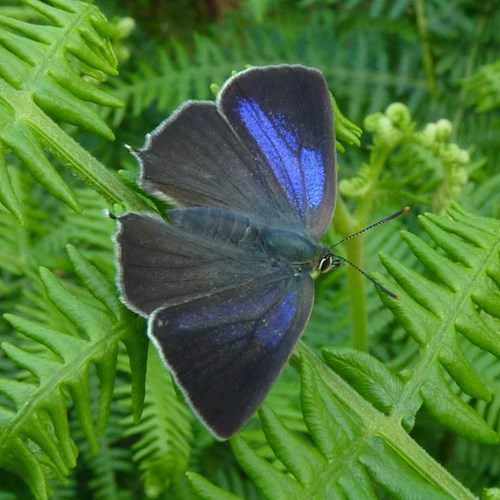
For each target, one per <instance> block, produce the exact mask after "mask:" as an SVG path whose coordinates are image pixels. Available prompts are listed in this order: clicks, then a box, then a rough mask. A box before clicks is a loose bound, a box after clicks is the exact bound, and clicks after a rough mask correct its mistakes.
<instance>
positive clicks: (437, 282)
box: [382, 206, 500, 443]
mask: <svg viewBox="0 0 500 500" xmlns="http://www.w3.org/2000/svg"><path fill="white" fill-rule="evenodd" d="M449 214H450V216H451V218H452V220H448V219H444V218H439V217H436V216H433V215H431V214H429V215H427V216H426V217H425V218H423V217H422V218H421V222H422V225H423V227H424V229H425V230H426V232H427V233H428V234H429V236H430V237H431V238H432V240H433V241H434V242H435V244H436V245H439V248H440V249H442V250H444V251H445V252H446V253H447V255H443V254H442V253H440V252H438V251H437V250H435V249H433V248H432V247H431V246H430V245H428V244H425V243H423V242H422V241H421V240H419V239H418V238H416V237H415V236H413V235H411V234H410V233H403V237H404V239H405V241H406V242H407V244H408V245H409V246H410V248H411V249H412V251H413V253H414V254H415V255H416V256H417V258H418V259H419V261H420V262H421V263H422V264H423V265H424V266H425V268H426V269H427V270H428V271H429V275H430V276H432V279H430V278H425V277H424V276H422V275H420V274H417V273H415V272H414V271H412V270H410V269H405V268H404V267H402V266H401V265H399V264H397V263H396V262H395V261H394V260H393V259H391V258H389V257H387V256H382V261H383V263H384V265H385V266H386V268H387V269H388V271H389V272H390V273H391V275H392V276H393V277H394V278H395V279H396V281H397V283H398V285H399V286H400V287H401V294H402V296H404V297H405V299H404V304H403V303H401V304H399V303H398V304H394V303H389V302H388V301H386V300H385V299H383V300H384V301H385V302H386V305H387V306H388V307H389V308H391V309H392V310H393V312H394V313H395V314H396V315H397V317H398V318H399V320H400V321H401V323H402V325H403V326H404V328H405V329H406V331H407V332H408V333H409V334H410V335H411V336H412V337H413V338H414V340H415V341H416V342H417V343H418V344H419V345H420V349H421V356H420V359H419V361H418V363H417V364H416V365H415V366H414V367H412V368H411V370H410V372H409V375H410V378H409V382H408V384H409V386H410V387H411V388H412V389H411V391H410V390H408V392H406V391H405V392H406V394H407V397H406V398H404V399H403V400H402V401H401V402H400V403H399V404H398V406H397V407H396V408H395V409H394V413H395V415H398V416H399V418H401V419H404V418H406V417H407V412H408V409H411V408H414V407H415V406H419V404H420V401H422V402H423V404H424V405H425V406H426V408H427V409H428V410H429V412H430V413H431V414H433V415H434V416H435V417H436V418H437V419H438V420H439V421H440V422H441V423H443V424H444V425H447V426H449V427H450V428H452V429H453V430H455V431H456V432H457V433H459V434H461V435H463V436H467V437H469V438H470V439H475V440H480V441H483V442H489V443H495V442H498V435H497V434H496V433H495V432H493V431H492V430H491V428H490V427H489V426H488V425H487V424H486V423H485V421H484V420H483V419H482V418H481V417H480V416H479V415H478V414H477V412H475V411H474V410H473V409H472V408H471V407H470V406H468V405H466V404H465V403H464V402H463V399H462V398H460V397H459V396H458V395H457V394H456V391H455V390H454V389H453V386H450V384H449V383H448V382H447V377H448V376H449V377H451V378H452V379H453V381H454V382H455V383H456V384H457V386H458V387H459V388H460V389H461V390H462V391H463V392H464V393H466V394H468V395H469V396H471V397H473V398H479V399H483V400H486V401H488V400H490V398H491V397H492V396H491V393H490V391H489V390H488V388H487V387H486V385H485V383H484V381H483V380H482V379H481V377H480V376H479V375H478V373H477V372H476V370H475V369H474V367H473V366H472V365H471V363H470V362H469V361H468V360H467V358H466V357H465V356H464V354H463V351H462V349H461V348H460V344H459V342H458V337H459V336H461V335H463V336H465V337H466V338H467V339H468V340H469V341H470V342H472V343H473V344H476V345H477V346H478V347H480V348H481V349H484V350H486V351H488V352H491V353H492V354H494V355H495V356H497V357H498V356H500V338H498V335H497V334H496V333H495V330H494V328H493V327H492V326H491V325H490V324H489V320H488V317H489V316H491V317H492V318H495V319H496V320H498V319H499V316H500V310H499V309H498V287H499V280H498V276H499V274H498V273H499V268H498V264H499V258H498V254H499V251H500V244H499V243H500V241H499V237H500V226H499V224H498V222H497V221H494V220H493V219H487V218H481V217H474V216H472V215H471V214H467V213H466V212H464V211H463V210H461V209H459V208H458V207H457V206H454V207H453V209H450V211H449ZM402 302H403V301H402ZM494 304H496V306H495V305H494Z"/></svg>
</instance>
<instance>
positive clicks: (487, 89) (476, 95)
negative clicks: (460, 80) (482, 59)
mask: <svg viewBox="0 0 500 500" xmlns="http://www.w3.org/2000/svg"><path fill="white" fill-rule="evenodd" d="M464 87H465V89H466V90H467V93H468V97H469V100H470V102H471V103H473V104H474V105H475V106H476V108H477V109H478V111H489V110H491V109H494V108H497V107H498V106H500V61H495V62H493V63H491V64H485V65H483V66H481V67H480V68H479V69H478V70H477V71H476V73H475V74H474V75H473V76H472V77H470V78H469V79H468V80H466V81H465V82H464Z"/></svg>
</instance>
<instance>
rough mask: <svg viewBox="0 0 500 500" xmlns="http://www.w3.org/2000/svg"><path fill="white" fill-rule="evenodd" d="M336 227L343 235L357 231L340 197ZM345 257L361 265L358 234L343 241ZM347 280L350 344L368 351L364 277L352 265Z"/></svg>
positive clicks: (348, 269)
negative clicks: (350, 330)
mask: <svg viewBox="0 0 500 500" xmlns="http://www.w3.org/2000/svg"><path fill="white" fill-rule="evenodd" d="M335 222H336V224H337V229H338V230H339V232H340V234H341V235H342V236H343V237H346V236H349V235H350V234H353V233H354V232H356V231H357V229H358V228H357V227H356V223H355V219H354V218H353V217H352V215H351V214H350V213H349V210H348V208H347V207H346V205H345V203H344V202H343V200H342V199H339V200H338V201H337V208H336V210H335ZM345 248H346V251H347V258H348V259H349V260H350V261H351V262H353V263H354V264H356V265H357V266H360V267H363V252H364V239H363V235H360V236H358V237H356V238H354V239H352V240H349V241H347V242H346V243H345ZM347 282H348V287H349V298H350V315H351V329H352V345H353V347H354V348H355V349H359V350H360V351H368V315H367V308H366V293H365V285H366V283H365V278H364V277H363V275H361V274H360V273H359V272H358V271H357V270H356V269H354V267H352V266H348V268H347Z"/></svg>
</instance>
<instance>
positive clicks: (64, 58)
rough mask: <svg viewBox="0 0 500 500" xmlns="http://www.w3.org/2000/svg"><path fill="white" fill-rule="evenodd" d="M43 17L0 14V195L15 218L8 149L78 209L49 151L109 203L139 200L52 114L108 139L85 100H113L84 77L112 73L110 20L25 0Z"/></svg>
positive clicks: (89, 9)
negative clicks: (28, 18) (40, 20)
mask: <svg viewBox="0 0 500 500" xmlns="http://www.w3.org/2000/svg"><path fill="white" fill-rule="evenodd" d="M25 3H26V4H27V5H29V6H30V7H32V8H33V9H35V10H37V11H38V12H39V13H40V14H41V15H42V16H43V17H44V18H45V20H46V21H47V22H46V24H34V23H29V22H26V21H21V20H18V19H14V18H10V17H7V16H0V42H1V45H0V77H1V78H0V95H1V96H2V98H1V100H0V109H1V111H2V112H1V113H0V129H1V132H0V143H1V150H2V153H3V154H2V155H1V158H0V174H1V176H2V179H3V182H2V183H0V201H1V202H2V203H3V204H4V206H5V207H7V208H8V209H9V210H10V211H11V212H12V214H13V215H14V216H15V217H16V218H17V219H18V220H19V221H20V222H23V221H24V218H23V216H22V209H21V204H20V201H19V199H18V198H17V196H16V192H15V191H14V189H13V187H12V182H11V180H10V177H9V171H8V169H7V168H6V165H7V163H6V160H5V154H6V153H7V152H8V151H11V152H12V153H13V154H14V155H15V156H16V157H17V158H18V159H19V160H20V161H21V162H22V163H23V164H24V165H25V166H26V167H27V168H28V169H29V171H30V172H31V174H32V175H33V176H34V177H35V178H36V179H37V180H38V182H39V183H40V184H41V185H42V186H43V187H44V188H45V189H47V190H48V191H49V192H50V193H51V194H52V195H54V196H55V197H57V198H59V199H60V200H62V201H63V202H64V203H66V204H67V205H68V206H70V207H71V208H73V209H74V210H75V211H77V212H79V211H80V210H81V209H80V206H79V203H78V202H77V200H76V198H75V196H74V194H73V192H72V191H71V189H70V188H69V187H68V185H67V184H66V183H65V182H64V180H63V178H62V177H61V176H60V175H59V173H58V172H57V171H56V170H55V169H54V167H53V166H52V164H51V161H50V160H49V157H48V156H47V154H46V152H45V151H46V150H47V151H50V152H51V153H52V154H53V155H54V156H55V157H56V158H57V159H58V160H59V162H61V163H62V164H64V165H68V166H69V167H70V169H71V171H72V172H73V173H74V174H76V175H78V176H80V177H82V178H83V179H84V181H85V182H87V183H88V184H89V185H90V186H92V187H93V188H94V189H95V190H96V191H98V192H100V193H101V194H102V195H103V196H105V197H107V198H108V199H109V200H110V201H112V202H119V201H123V200H129V201H130V202H132V204H134V203H135V204H137V205H138V206H142V203H141V202H140V201H139V200H138V199H137V197H136V196H135V195H134V194H133V193H132V192H131V191H130V190H124V189H123V187H124V186H123V185H122V184H121V183H120V182H118V180H117V179H116V178H115V177H114V176H113V175H112V174H111V173H110V172H109V171H107V170H106V169H105V168H104V167H103V166H102V165H101V164H100V163H99V162H98V161H97V160H96V159H95V158H93V157H92V156H91V155H90V154H89V153H88V152H87V151H85V150H84V149H83V148H81V147H80V146H79V145H78V144H77V143H76V142H75V141H74V140H73V139H72V138H71V137H70V136H69V135H68V134H67V133H66V132H64V130H63V129H62V128H61V127H60V126H58V125H57V124H56V123H55V122H54V119H61V120H63V121H65V122H67V123H72V124H74V125H77V126H79V127H83V128H84V129H86V130H90V131H92V132H94V133H97V134H100V135H102V136H104V137H105V138H107V139H113V137H114V136H113V133H112V131H111V130H110V129H109V127H108V126H107V125H106V124H105V123H104V122H103V120H102V119H101V118H100V117H99V115H98V114H97V113H96V111H95V110H94V109H93V107H92V106H91V105H90V103H95V104H98V105H104V106H114V107H116V106H119V105H120V102H119V101H118V100H117V99H116V98H115V97H113V96H111V95H109V94H108V93H106V92H104V91H102V90H101V89H100V88H99V87H98V86H97V85H95V84H93V83H91V82H89V81H88V79H89V78H90V79H92V80H94V81H101V80H103V78H104V76H105V75H106V74H108V75H112V74H116V59H115V56H114V53H113V51H112V49H111V46H110V44H109V41H108V40H107V39H106V38H105V37H106V36H107V35H108V34H109V30H110V26H109V25H108V24H107V22H106V20H105V18H104V16H103V15H102V14H101V12H100V11H99V9H97V7H95V6H93V5H91V4H88V3H84V2H74V1H71V0H59V1H55V0H54V1H53V2H52V4H51V5H49V4H46V3H42V2H41V1H39V0H25Z"/></svg>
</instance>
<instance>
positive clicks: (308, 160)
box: [137, 66, 335, 236]
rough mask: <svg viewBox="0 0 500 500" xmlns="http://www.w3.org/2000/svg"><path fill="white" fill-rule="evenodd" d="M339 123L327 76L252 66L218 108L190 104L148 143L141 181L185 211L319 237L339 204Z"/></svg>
mask: <svg viewBox="0 0 500 500" xmlns="http://www.w3.org/2000/svg"><path fill="white" fill-rule="evenodd" d="M332 122H333V113H332V108H331V104H330V98H329V93H328V88H327V86H326V82H325V80H324V78H323V76H322V75H321V73H320V72H319V71H317V70H314V69H310V68H305V67H303V66H269V67H266V68H251V69H249V70H246V71H243V72H242V73H239V74H238V75H236V76H234V77H233V78H231V79H230V80H228V82H227V83H226V85H224V87H223V89H222V90H221V92H220V94H219V96H218V98H217V102H216V103H212V102H188V103H187V104H186V105H184V106H182V107H181V108H180V109H179V110H178V111H177V112H175V113H174V114H173V115H172V116H171V117H170V118H169V119H168V120H166V121H165V122H164V123H162V124H161V125H160V126H159V127H158V128H157V129H156V130H155V131H154V132H153V133H152V134H150V135H149V136H148V139H147V142H146V146H145V148H144V149H143V150H141V151H139V152H138V153H137V156H138V158H139V160H140V163H141V182H142V185H143V187H145V188H146V189H148V190H149V191H151V192H153V193H155V194H156V195H159V196H162V197H164V198H167V199H169V200H170V201H173V202H176V203H177V204H179V205H181V206H207V207H228V208H231V209H233V210H236V211H239V212H241V213H243V214H247V215H249V216H252V217H257V218H259V219H262V220H264V221H268V222H269V221H276V220H279V221H280V222H281V223H283V224H286V225H289V226H292V227H293V226H295V227H297V226H300V227H303V226H304V225H305V226H307V227H308V228H309V229H310V230H311V232H312V233H313V234H314V235H315V236H320V235H322V234H323V233H324V232H325V230H326V228H327V226H328V224H329V223H330V220H331V217H332V212H333V208H334V202H335V155H334V137H333V123H332Z"/></svg>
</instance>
